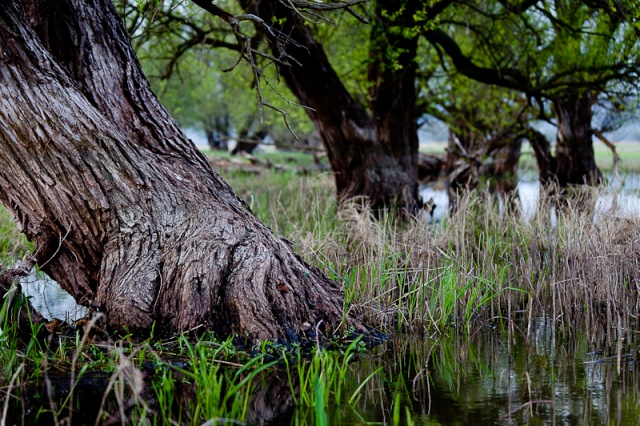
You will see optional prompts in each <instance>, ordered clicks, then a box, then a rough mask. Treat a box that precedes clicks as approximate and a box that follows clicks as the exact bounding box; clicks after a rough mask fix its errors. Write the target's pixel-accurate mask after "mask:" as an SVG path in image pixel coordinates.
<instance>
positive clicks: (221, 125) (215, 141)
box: [204, 115, 229, 151]
mask: <svg viewBox="0 0 640 426" xmlns="http://www.w3.org/2000/svg"><path fill="white" fill-rule="evenodd" d="M204 122H205V123H204V124H205V126H204V132H205V134H206V135H207V144H208V145H209V148H211V149H212V150H214V151H226V150H227V149H228V146H227V137H228V135H229V117H228V116H227V115H223V116H222V117H208V118H207V119H205V120H204Z"/></svg>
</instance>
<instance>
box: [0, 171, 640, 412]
mask: <svg viewBox="0 0 640 426" xmlns="http://www.w3.org/2000/svg"><path fill="white" fill-rule="evenodd" d="M263 173H264V174H263V176H261V177H260V178H256V177H249V176H246V175H243V174H240V173H238V174H229V175H228V176H226V178H227V179H228V180H229V181H230V183H231V184H232V186H233V187H234V188H235V189H236V191H237V192H239V193H240V194H241V196H243V197H244V198H245V199H246V200H247V202H248V203H249V204H250V205H251V207H252V209H253V211H254V212H255V213H256V214H257V215H258V216H259V217H260V218H261V219H262V220H263V221H264V222H265V223H266V224H267V225H268V226H270V227H271V228H272V229H273V230H274V231H275V232H276V233H278V234H280V235H283V236H285V237H286V238H288V239H289V240H291V241H292V242H293V244H294V247H295V250H297V251H298V252H299V254H300V255H301V256H303V257H304V258H305V259H306V260H307V261H309V262H311V263H313V264H315V265H316V266H318V267H320V268H321V269H322V270H323V271H324V272H325V273H326V274H327V275H328V276H330V277H331V278H332V279H334V280H336V281H338V282H340V283H341V284H342V285H343V288H344V294H345V302H344V310H345V314H346V313H347V312H348V313H354V314H358V315H361V316H362V317H363V318H364V319H365V320H366V322H368V323H369V324H371V325H373V326H375V327H376V328H377V329H379V330H381V331H383V332H386V333H389V334H397V335H398V336H403V335H406V333H409V334H410V335H411V336H419V337H420V339H421V340H420V341H421V342H429V343H428V344H423V347H414V348H412V349H411V351H412V352H411V353H412V354H413V355H410V356H409V355H406V356H402V357H401V358H400V359H398V360H397V362H398V363H400V364H399V365H396V366H395V367H398V368H400V371H404V370H406V371H412V372H413V373H412V375H404V376H402V375H401V377H400V378H396V377H395V376H394V378H393V383H394V388H393V390H392V391H391V392H390V393H391V396H389V392H387V393H385V394H384V395H385V396H384V397H382V392H381V391H380V389H383V388H388V386H389V385H388V383H389V382H390V381H391V373H390V372H389V370H388V368H387V367H388V366H385V365H380V364H379V363H378V364H376V361H372V360H368V361H367V360H366V359H365V360H364V361H363V360H361V361H360V362H359V364H360V366H362V365H367V366H368V367H367V368H364V369H363V368H360V370H358V371H357V372H355V371H354V370H353V369H352V368H351V365H352V364H351V360H352V359H353V358H354V357H355V352H356V349H357V346H354V347H349V348H347V349H346V350H345V351H344V353H341V352H340V351H338V352H329V351H326V350H320V351H312V354H311V355H308V356H303V355H302V354H301V353H295V352H294V354H295V356H294V357H291V356H285V357H281V356H277V357H276V358H277V359H276V358H274V353H278V350H275V351H274V350H267V348H266V347H263V348H262V349H261V350H258V351H257V354H254V355H252V356H248V355H247V354H242V353H239V352H237V351H236V350H235V348H233V346H232V345H231V344H230V342H217V341H215V340H214V339H213V338H211V336H206V337H204V338H202V339H200V340H193V339H188V338H186V337H178V338H176V339H174V340H172V341H163V342H154V343H151V342H133V341H132V340H131V339H129V338H124V339H122V340H120V341H118V342H111V343H109V344H103V345H97V344H94V343H92V342H91V341H90V339H88V337H87V336H86V335H84V334H82V333H80V332H78V333H77V334H75V337H72V338H69V337H60V341H59V342H58V343H56V344H55V345H53V344H52V345H50V346H46V345H44V346H43V344H42V343H39V342H36V341H35V340H34V341H31V342H27V344H26V345H19V344H18V343H17V342H18V339H17V337H16V334H15V330H13V329H12V327H11V325H10V323H8V322H7V323H2V324H3V325H2V335H0V345H1V346H2V350H0V362H1V363H2V368H3V369H2V373H1V374H2V383H3V387H2V389H1V392H0V394H1V395H2V398H0V404H4V405H3V407H4V411H3V416H4V417H3V419H4V420H6V421H7V422H10V421H18V420H19V419H21V418H22V419H24V418H27V419H29V421H30V420H34V421H35V420H38V421H42V419H53V420H55V421H56V422H60V421H65V419H67V420H68V421H69V422H71V421H72V420H73V421H74V422H78V421H81V420H84V419H81V420H79V419H78V417H79V416H80V411H79V410H78V407H82V404H87V402H86V401H85V402H82V401H81V400H82V398H83V397H85V396H86V395H87V393H88V391H87V390H86V384H87V380H89V381H91V380H90V379H88V378H89V377H94V376H91V374H92V372H94V371H99V372H102V373H103V374H104V375H106V378H105V383H106V384H105V385H104V387H103V389H102V391H101V392H100V394H99V397H98V402H97V409H96V411H95V412H94V417H93V418H92V420H90V422H94V421H95V422H96V423H101V422H112V423H120V422H122V421H125V420H126V421H132V422H134V423H145V422H151V423H154V424H202V423H206V424H213V423H215V422H227V421H234V422H236V421H249V422H251V421H252V420H251V419H252V417H251V416H252V415H253V414H252V413H253V412H255V410H256V408H255V407H256V406H259V404H258V403H256V402H254V401H255V400H256V398H258V399H259V398H260V395H267V394H273V393H274V392H275V393H276V394H278V395H280V394H281V393H287V394H289V393H290V394H291V395H292V398H293V399H294V401H293V402H294V405H295V406H297V407H298V409H297V410H296V413H295V414H294V417H293V419H292V422H293V423H294V424H326V423H331V422H334V423H339V422H340V421H341V420H340V419H336V418H332V417H331V416H335V415H339V416H347V417H348V416H351V417H349V418H352V417H353V416H355V417H356V418H358V416H359V415H360V414H359V413H361V412H362V411H363V410H366V409H367V408H366V404H371V401H372V400H374V401H375V400H376V398H378V399H379V400H380V401H382V402H381V404H383V406H384V407H383V412H384V413H385V414H384V415H385V416H387V417H385V418H387V419H388V422H389V423H403V424H408V423H409V422H411V421H413V420H414V418H413V417H412V415H411V413H410V410H409V407H410V406H411V402H410V401H411V400H410V399H409V398H410V397H413V396H414V395H415V394H416V392H418V393H420V392H423V393H425V395H426V394H428V386H430V385H429V383H430V381H429V380H431V379H430V377H433V374H436V373H437V374H438V380H441V381H442V383H445V384H447V386H449V387H450V388H451V389H455V388H456V387H458V388H459V387H460V384H461V381H464V380H465V371H464V369H465V368H467V367H469V368H472V367H473V368H475V369H480V370H482V371H484V374H486V375H487V376H490V375H491V368H492V367H491V364H490V363H487V362H484V361H483V360H482V359H480V355H478V353H477V351H476V350H475V349H473V348H474V347H475V346H474V345H472V344H471V343H460V342H461V340H459V339H463V340H464V339H466V340H467V341H473V340H474V339H479V338H480V337H482V336H485V335H486V334H489V335H491V333H485V332H486V331H492V332H494V331H498V332H499V333H501V336H506V339H505V341H507V342H509V343H508V345H507V349H508V350H509V351H510V350H512V349H511V348H512V347H513V346H512V344H511V343H510V342H512V341H513V340H514V339H515V338H516V337H518V338H520V339H522V340H523V341H524V342H527V343H526V344H525V346H527V345H528V347H529V349H531V350H537V349H536V344H537V343H536V342H538V341H539V340H540V341H544V342H562V341H564V342H575V340H576V339H577V338H578V337H579V336H583V335H584V336H586V337H585V338H584V339H583V338H582V337H580V339H583V340H580V342H581V344H582V345H588V346H589V347H590V348H597V349H600V350H602V351H604V353H606V354H608V355H611V356H613V358H612V359H613V360H614V362H616V363H617V371H618V374H622V372H623V371H624V362H623V361H624V359H625V358H624V356H627V355H628V353H629V350H630V348H631V347H632V344H633V343H634V342H635V336H636V333H637V332H638V328H639V327H638V314H639V313H640V306H638V305H639V303H640V298H639V297H638V295H639V294H638V293H639V288H638V286H639V285H640V264H639V262H640V226H639V225H640V223H639V222H640V219H639V218H638V217H624V216H621V215H617V214H616V213H615V212H613V213H610V214H605V215H599V216H598V218H597V220H596V218H595V217H594V214H593V210H592V209H591V207H593V205H594V204H595V197H596V196H597V193H596V192H594V191H597V190H585V191H582V192H581V193H576V194H574V197H573V199H572V201H571V202H568V203H564V202H561V201H560V200H558V199H557V198H554V197H553V196H550V195H545V194H543V196H542V197H541V199H540V202H539V205H538V208H537V212H536V214H535V215H534V216H533V217H532V218H525V217H524V216H523V215H522V214H519V212H518V211H517V209H516V210H509V211H506V210H504V209H501V208H500V206H499V204H498V203H496V202H495V201H493V200H492V199H491V197H490V196H487V195H485V194H480V195H467V196H465V197H463V198H462V199H461V200H460V201H459V202H458V206H459V209H458V212H457V213H456V214H455V215H454V216H452V217H451V218H449V219H447V220H446V221H445V222H444V223H442V224H433V225H432V224H427V223H426V222H424V221H408V222H397V221H394V220H393V219H392V218H390V217H386V216H384V215H383V217H381V218H379V219H374V218H373V217H372V216H371V215H370V214H369V212H368V210H367V208H366V207H363V206H362V205H360V204H352V205H345V206H341V207H340V208H338V206H337V205H336V203H335V194H334V192H333V184H332V180H331V176H330V175H327V174H323V175H319V176H313V177H303V176H297V175H295V174H292V173H278V172H274V171H265V172H263ZM507 201H508V200H507ZM503 205H509V203H508V202H507V203H506V204H503ZM7 220H8V215H6V213H3V212H0V223H3V224H4V225H1V226H4V227H6V229H4V228H3V229H4V231H3V232H4V233H3V234H1V235H2V236H1V237H0V238H4V240H0V241H6V242H3V243H1V244H0V247H4V248H3V249H2V250H4V251H3V252H2V253H4V255H6V256H17V255H19V254H18V253H19V252H21V251H24V250H25V249H27V248H28V244H27V243H26V242H25V241H24V240H23V239H21V237H19V236H17V235H18V234H17V233H16V232H15V228H13V227H12V226H11V225H10V224H6V223H7ZM2 244H4V245H2ZM5 311H6V310H5ZM2 314H3V318H6V317H7V315H8V313H7V312H3V313H2ZM541 336H542V337H541ZM449 339H458V340H451V342H453V343H452V344H451V345H450V344H449V343H448V342H450V340H449ZM585 339H586V340H585ZM545 344H547V345H549V343H545ZM554 345H555V344H551V346H554ZM554 347H555V346H554ZM398 350H399V349H398ZM545 350H547V349H545ZM417 354H419V356H418V355H417ZM483 356H486V355H483ZM278 360H279V362H280V364H279V365H280V367H282V368H283V369H282V370H278V368H276V366H275V365H274V364H273V363H274V362H278ZM462 361H464V362H465V363H467V364H465V363H462ZM554 362H555V361H554ZM549 365H554V363H553V362H551V361H550V362H549ZM395 367H394V368H395ZM381 368H382V369H381ZM389 368H390V367H389ZM554 368H555V367H554ZM54 371H59V372H64V374H63V376H62V378H59V377H58V378H55V377H54V373H53V372H54ZM283 372H284V373H283ZM65 374H66V375H65ZM354 374H355V375H356V378H357V379H356V381H355V384H354V379H353V377H354ZM394 374H398V373H397V372H396V373H394ZM545 374H562V371H557V370H554V371H552V372H551V373H548V372H546V373H545ZM567 374H568V373H567ZM283 375H284V377H285V379H284V380H282V376H283ZM278 380H281V381H282V383H280V382H278ZM424 380H426V381H424ZM63 382H64V383H66V385H64V386H62V383H63ZM34 383H37V385H34ZM278 383H280V384H278ZM420 383H422V385H420V386H422V387H420V386H419V384H420ZM65 386H66V388H65ZM278 386H280V387H278ZM56 387H57V388H64V389H67V391H66V392H67V393H62V394H60V393H59V392H58V393H57V391H56V389H54V388H56ZM274 388H275V389H279V390H278V391H274V390H273V389H274ZM105 390H106V391H105ZM376 392H378V394H376ZM34 393H35V394H38V395H39V401H40V402H41V409H40V411H39V412H37V413H35V414H34V413H33V411H31V412H30V413H31V414H27V412H28V411H29V410H32V408H28V407H27V406H26V400H27V397H26V395H28V394H30V395H33V394H34ZM376 395H378V396H376ZM412 395H413V396H412ZM263 398H264V399H266V398H267V397H266V396H263ZM429 398H430V397H429ZM31 400H33V397H31ZM336 405H337V406H340V407H346V410H347V411H348V413H346V412H339V413H338V414H331V410H329V407H332V406H336ZM412 409H415V407H414V408H412ZM12 413H13V414H12ZM19 413H22V415H21V414H19ZM96 413H97V414H96ZM11 416H14V417H11ZM29 416H31V417H29ZM345 418H346V417H345ZM16 419H17V420H16Z"/></svg>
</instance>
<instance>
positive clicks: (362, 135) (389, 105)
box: [240, 0, 422, 213]
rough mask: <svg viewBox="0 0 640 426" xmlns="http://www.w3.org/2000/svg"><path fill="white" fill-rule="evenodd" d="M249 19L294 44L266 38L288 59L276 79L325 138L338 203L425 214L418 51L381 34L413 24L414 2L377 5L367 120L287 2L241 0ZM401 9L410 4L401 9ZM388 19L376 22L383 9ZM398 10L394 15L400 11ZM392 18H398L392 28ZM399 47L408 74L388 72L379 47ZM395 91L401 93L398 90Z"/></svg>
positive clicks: (413, 42)
mask: <svg viewBox="0 0 640 426" xmlns="http://www.w3.org/2000/svg"><path fill="white" fill-rule="evenodd" d="M240 3H241V5H242V7H243V8H244V10H245V11H246V12H247V13H252V14H255V15H257V16H260V18H262V19H263V20H264V21H265V22H282V23H283V24H282V25H281V26H279V27H278V30H279V31H280V32H281V33H282V34H286V35H287V36H288V37H290V38H291V39H292V40H293V41H294V42H295V44H294V43H289V44H288V45H286V46H283V45H282V42H281V41H280V40H277V39H275V38H274V37H272V36H271V35H267V38H268V40H269V43H270V46H271V50H272V51H273V53H274V56H276V57H282V55H283V53H284V49H286V54H287V55H289V56H291V57H293V58H294V59H295V62H293V61H292V63H291V66H280V67H279V71H280V74H281V76H282V77H283V78H284V80H285V82H286V83H287V85H288V87H289V88H290V89H291V91H292V92H293V94H294V95H295V96H296V97H297V99H298V101H299V103H300V104H302V105H305V106H309V107H311V108H312V110H307V111H308V114H309V116H310V117H311V119H312V121H313V122H314V124H315V126H316V128H317V130H318V132H319V134H320V135H321V137H322V141H323V143H324V146H325V149H326V151H327V155H328V159H329V163H330V165H331V169H332V171H333V172H334V173H335V182H336V190H337V194H338V199H339V200H340V201H344V200H348V199H354V198H355V199H357V198H361V197H365V198H367V199H368V200H369V201H370V202H371V204H372V207H373V208H374V210H377V209H382V208H390V207H395V208H397V209H398V210H404V211H408V212H410V213H414V212H415V211H416V210H417V209H418V208H420V207H421V206H422V200H421V197H420V195H419V193H418V183H417V161H418V143H417V141H418V139H417V130H416V124H415V120H416V117H415V87H414V79H415V63H414V62H415V61H414V60H415V51H416V45H417V37H413V38H410V39H407V40H401V39H403V38H404V37H403V35H402V32H400V33H401V34H397V35H390V34H388V32H387V35H388V36H389V39H387V40H385V39H383V37H382V35H381V32H385V29H386V27H387V26H389V25H403V24H404V23H405V22H404V21H407V20H409V19H413V13H412V12H415V7H416V2H415V1H409V2H398V1H395V2H394V1H386V2H381V3H385V5H384V6H381V5H378V6H377V12H378V18H379V22H378V23H377V24H376V25H378V26H377V27H376V28H377V30H374V32H373V34H372V37H374V39H375V40H374V41H375V43H374V44H373V48H372V55H373V56H372V61H373V62H378V64H377V65H374V66H372V68H371V70H370V77H371V78H373V85H374V87H373V88H372V101H371V107H372V110H373V115H372V116H371V115H369V114H368V113H367V112H366V111H365V110H364V108H363V107H362V106H360V105H358V104H357V102H356V101H355V100H354V99H353V97H352V96H351V95H350V94H349V92H348V91H347V89H346V88H345V87H344V85H343V84H342V82H341V81H340V78H339V77H338V75H337V74H336V72H335V71H334V69H333V68H332V66H331V64H330V62H329V59H328V58H327V55H326V54H325V52H324V49H323V47H322V45H321V44H320V43H318V42H317V41H316V40H315V38H314V36H313V34H312V31H311V29H310V26H309V25H308V24H307V22H305V20H304V19H303V18H302V17H301V16H300V13H299V12H298V11H296V10H295V9H293V8H292V7H291V6H290V5H287V4H286V2H280V1H273V0H258V1H256V0H240ZM404 3H407V4H406V5H404ZM382 7H385V8H387V9H388V10H387V13H386V14H385V15H384V16H380V15H381V13H380V12H381V10H382V9H381V8H382ZM401 9H402V10H403V12H402V13H400V14H399V16H396V15H398V14H397V13H395V12H397V11H398V10H401ZM389 16H396V17H395V20H397V22H396V21H394V22H390V18H389ZM385 43H388V44H386V46H391V48H393V46H394V45H395V44H397V47H398V48H401V47H402V48H404V47H406V48H407V51H406V52H404V53H403V54H402V55H403V57H402V62H401V63H402V64H406V65H405V67H403V68H401V69H399V70H393V69H392V67H391V64H386V65H385V63H384V62H385V60H386V59H387V58H386V56H384V52H385V51H384V50H382V48H381V46H382V45H383V44H385ZM396 84H397V85H398V86H396Z"/></svg>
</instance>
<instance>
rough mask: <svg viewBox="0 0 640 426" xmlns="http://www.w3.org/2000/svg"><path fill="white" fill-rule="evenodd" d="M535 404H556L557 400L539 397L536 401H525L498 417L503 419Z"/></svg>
mask: <svg viewBox="0 0 640 426" xmlns="http://www.w3.org/2000/svg"><path fill="white" fill-rule="evenodd" d="M534 404H555V402H553V401H551V400H550V399H537V400H535V401H529V402H525V403H524V404H522V405H519V406H517V407H516V408H514V409H513V410H511V411H509V412H508V413H507V414H503V415H502V416H500V417H498V420H502V419H506V418H508V417H511V416H512V415H514V414H515V413H517V412H518V411H522V410H524V409H525V408H527V407H530V406H532V405H534Z"/></svg>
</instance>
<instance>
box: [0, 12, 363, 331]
mask: <svg viewBox="0 0 640 426" xmlns="http://www.w3.org/2000/svg"><path fill="white" fill-rule="evenodd" d="M0 56H1V58H0V153H1V154H0V202H1V203H2V204H3V205H4V206H5V207H6V208H7V210H9V211H10V212H11V213H12V215H13V216H14V217H15V218H16V219H17V220H18V222H19V224H20V225H21V227H22V230H23V232H24V233H25V234H26V235H27V237H28V238H30V239H31V240H33V241H35V243H36V253H35V255H36V258H37V262H38V264H39V265H40V266H41V268H42V269H43V270H44V271H45V272H46V273H47V274H49V275H50V276H51V277H52V278H53V279H55V280H56V281H58V283H60V285H61V286H62V287H63V288H64V289H65V290H67V291H68V292H69V293H70V294H71V295H72V296H74V297H75V299H76V300H77V301H78V302H79V303H81V304H83V305H88V306H93V307H94V308H96V309H97V310H99V311H101V312H103V313H104V314H105V318H106V322H107V325H108V326H110V327H112V328H115V329H123V328H125V327H127V328H128V329H129V330H132V331H140V332H146V331H149V330H150V329H151V327H152V326H153V324H154V322H155V323H156V331H157V332H160V333H161V334H163V335H167V334H171V333H175V332H179V331H184V330H190V329H192V328H195V327H199V326H203V327H204V328H206V329H210V330H213V331H216V332H218V333H219V334H220V335H223V336H226V335H229V334H235V335H237V336H240V337H242V338H246V339H247V340H248V341H255V340H257V339H258V340H261V339H272V340H280V341H295V340H298V339H299V338H303V337H305V336H307V333H308V332H307V331H305V330H311V332H312V331H313V330H314V328H315V327H313V325H315V324H318V323H319V322H320V321H323V326H324V325H325V324H326V328H324V327H323V328H324V329H325V330H326V331H327V332H332V331H333V330H334V327H336V326H337V325H338V324H339V323H340V322H341V321H342V320H343V317H342V295H341V292H340V289H339V287H338V285H337V284H335V283H333V282H331V281H329V280H328V279H326V278H325V277H324V276H323V275H322V274H321V273H320V271H318V270H317V269H316V268H313V267H310V266H309V265H307V264H305V263H304V262H303V261H302V260H301V259H300V258H299V257H298V256H296V255H295V254H293V253H292V251H291V249H290V247H289V246H288V245H287V244H286V243H285V242H284V241H283V240H281V239H279V238H276V237H275V236H274V235H273V234H272V232H271V231H270V230H269V229H267V228H266V227H265V226H264V225H262V224H261V223H260V222H259V220H258V219H256V218H255V217H254V215H253V214H252V213H251V211H250V210H249V208H248V207H247V206H246V204H245V203H244V202H242V201H241V200H240V199H239V198H238V197H237V196H236V195H235V194H234V192H233V191H232V190H231V188H230V187H229V185H228V184H227V183H226V182H225V181H224V180H222V179H221V178H220V176H219V175H218V174H217V173H216V172H215V170H214V169H213V168H212V166H211V165H210V164H209V163H208V161H207V159H206V158H205V157H204V155H202V154H201V153H200V152H199V151H198V150H197V149H196V148H195V146H194V145H193V144H192V143H190V141H189V140H188V139H187V138H186V137H185V135H184V134H183V133H182V132H181V131H180V130H179V128H178V127H177V125H176V123H175V122H174V121H173V120H172V119H171V117H170V116H169V115H168V113H167V112H166V111H165V110H164V108H162V106H161V105H160V104H159V103H158V101H157V99H156V98H155V96H154V95H153V93H152V92H151V90H150V87H149V84H148V82H147V81H146V79H145V78H144V76H143V75H142V71H141V69H140V66H139V64H138V62H137V60H136V58H135V55H134V53H133V51H132V49H131V46H130V44H129V41H128V38H127V36H126V32H125V29H124V26H123V25H122V23H121V21H120V20H119V18H118V16H117V13H116V11H115V9H114V7H113V5H112V4H111V2H110V1H109V0H94V1H91V2H85V1H84V0H64V1H63V0H60V1H56V2H50V1H47V0H36V1H29V2H26V1H25V2H24V4H21V2H15V1H9V0H0ZM346 324H347V326H352V327H354V328H355V329H357V330H358V329H359V330H362V325H361V324H360V323H359V322H358V321H357V320H353V319H347V321H346ZM310 325H311V327H310Z"/></svg>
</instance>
